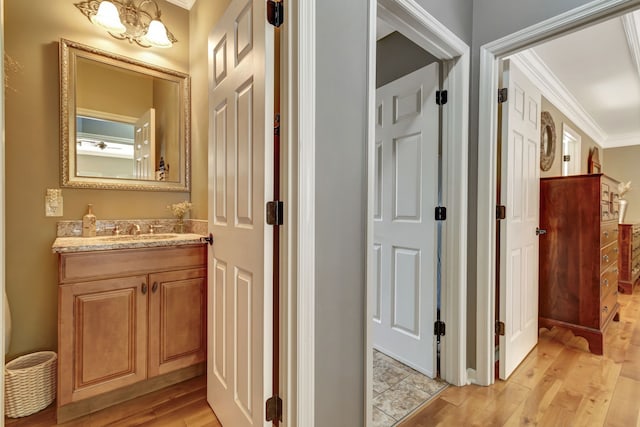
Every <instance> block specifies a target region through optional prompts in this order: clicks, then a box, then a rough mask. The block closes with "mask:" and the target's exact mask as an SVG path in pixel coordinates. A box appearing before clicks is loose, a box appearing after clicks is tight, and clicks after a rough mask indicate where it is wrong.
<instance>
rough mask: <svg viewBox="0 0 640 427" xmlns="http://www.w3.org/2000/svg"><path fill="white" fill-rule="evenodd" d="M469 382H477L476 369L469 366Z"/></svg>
mask: <svg viewBox="0 0 640 427" xmlns="http://www.w3.org/2000/svg"><path fill="white" fill-rule="evenodd" d="M467 380H468V382H467V384H476V383H477V381H476V370H475V369H471V368H468V369H467Z"/></svg>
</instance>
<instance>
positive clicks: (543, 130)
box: [540, 111, 556, 171]
mask: <svg viewBox="0 0 640 427" xmlns="http://www.w3.org/2000/svg"><path fill="white" fill-rule="evenodd" d="M540 122H541V126H540V169H541V170H543V171H548V170H549V169H551V165H552V164H553V159H554V158H555V156H556V125H555V123H554V122H553V117H551V114H549V112H548V111H543V112H542V116H541V119H540Z"/></svg>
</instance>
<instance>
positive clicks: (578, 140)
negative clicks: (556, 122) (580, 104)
mask: <svg viewBox="0 0 640 427" xmlns="http://www.w3.org/2000/svg"><path fill="white" fill-rule="evenodd" d="M565 135H566V136H567V138H568V139H569V140H573V141H574V143H575V144H576V146H577V150H576V152H578V153H582V135H580V134H579V133H578V131H577V130H575V129H574V128H572V127H571V126H570V125H569V124H568V123H567V122H562V134H561V137H560V142H561V144H562V149H561V150H560V153H562V156H560V160H561V162H560V170H561V173H562V176H567V175H579V174H580V173H582V159H581V156H577V159H570V160H571V162H575V163H574V165H575V166H573V169H574V170H577V173H565V170H564V165H565V162H564V155H565V154H567V153H566V152H565V151H564V149H565V144H564V137H565ZM571 162H570V163H571Z"/></svg>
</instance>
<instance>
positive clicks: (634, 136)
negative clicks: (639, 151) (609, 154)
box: [601, 133, 640, 148]
mask: <svg viewBox="0 0 640 427" xmlns="http://www.w3.org/2000/svg"><path fill="white" fill-rule="evenodd" d="M601 145H602V148H617V147H629V146H631V145H640V133H628V134H624V135H611V136H610V137H609V138H607V141H606V142H605V143H604V144H601Z"/></svg>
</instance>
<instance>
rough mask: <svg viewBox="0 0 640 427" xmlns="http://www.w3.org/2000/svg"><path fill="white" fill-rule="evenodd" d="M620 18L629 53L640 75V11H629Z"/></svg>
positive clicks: (639, 75)
mask: <svg viewBox="0 0 640 427" xmlns="http://www.w3.org/2000/svg"><path fill="white" fill-rule="evenodd" d="M620 19H621V20H622V27H623V28H624V34H625V35H626V36H627V44H628V45H629V53H630V54H631V58H632V60H633V63H634V64H635V66H636V72H637V73H638V77H640V11H635V12H631V13H627V14H626V15H623V16H622V18H620Z"/></svg>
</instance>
